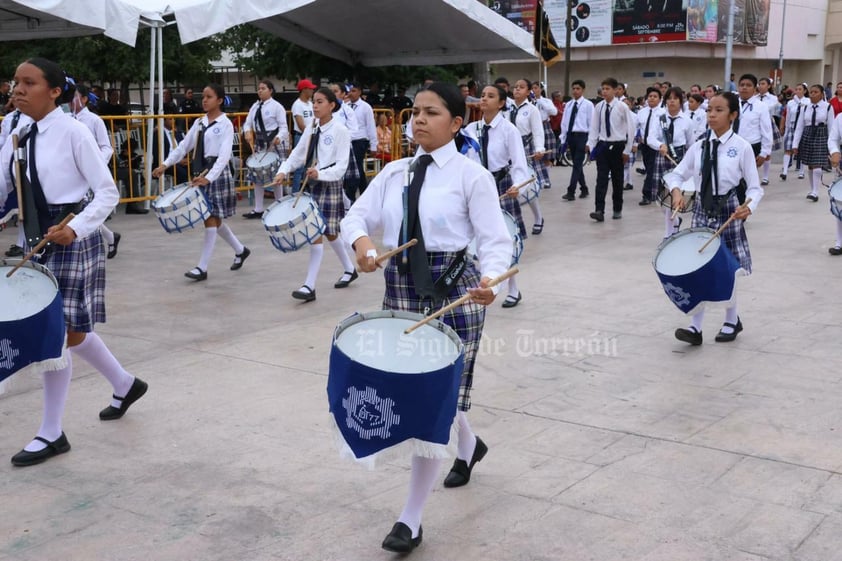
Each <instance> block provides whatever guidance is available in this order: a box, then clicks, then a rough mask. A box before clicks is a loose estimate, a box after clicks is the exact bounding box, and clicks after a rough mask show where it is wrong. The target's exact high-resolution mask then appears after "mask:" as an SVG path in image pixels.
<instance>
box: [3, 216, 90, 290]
mask: <svg viewBox="0 0 842 561" xmlns="http://www.w3.org/2000/svg"><path fill="white" fill-rule="evenodd" d="M75 217H76V215H75V214H73V213H72V212H71V213H70V214H68V215H67V216H65V217H64V220H62V221H61V222H59V223H58V229H59V230H61V229H62V228H64V227H65V226H67V224H68V222H70V221H71V220H73V219H74V218H75ZM49 241H50V240H48V239H46V238H44V239H42V240H41V241H40V242H38V245H36V246H35V247H34V248H32V251H30V252H29V253H27V254H26V255H25V256H24V258H23V259H22V260H21V262H20V263H18V264H17V265H15V267H14V269H12V270H11V271H9V272H8V273H6V278H9V277H11V276H12V275H13V274H15V271H17V270H18V269H20V268H21V267H23V265H24V263H26V262H27V261H29V260H30V259H32V257H33V256H34V255H35V254H36V253H38V252H39V251H41V250H42V249H43V248H44V246H45V245H47V243H49Z"/></svg>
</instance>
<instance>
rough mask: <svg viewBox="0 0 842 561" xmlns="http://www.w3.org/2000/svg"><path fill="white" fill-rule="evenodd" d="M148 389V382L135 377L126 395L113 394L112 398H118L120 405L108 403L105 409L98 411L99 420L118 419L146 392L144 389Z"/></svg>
mask: <svg viewBox="0 0 842 561" xmlns="http://www.w3.org/2000/svg"><path fill="white" fill-rule="evenodd" d="M148 389H149V384H147V383H146V382H144V381H143V380H141V379H140V378H135V379H134V382H132V387H130V388H129V391H128V392H126V397H120V396H116V395H113V396H112V397H113V398H114V399H119V400H121V401H120V407H113V406H111V405H109V406H108V407H106V408H105V409H103V410H102V411H100V412H99V420H100V421H114V420H116V419H119V418H120V417H122V416H123V415H125V414H126V411H128V410H129V407H131V405H132V403H134V402H135V401H137V400H138V399H140V398H141V397H143V394H145V393H146V390H148Z"/></svg>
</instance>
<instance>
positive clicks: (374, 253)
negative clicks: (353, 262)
mask: <svg viewBox="0 0 842 561" xmlns="http://www.w3.org/2000/svg"><path fill="white" fill-rule="evenodd" d="M365 256H366V257H374V258H376V257H377V250H376V249H369V250H368V251H366V252H365Z"/></svg>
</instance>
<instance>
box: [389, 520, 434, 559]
mask: <svg viewBox="0 0 842 561" xmlns="http://www.w3.org/2000/svg"><path fill="white" fill-rule="evenodd" d="M423 535H424V528H423V527H421V526H419V528H418V537H417V538H413V537H412V530H411V529H410V528H409V526H407V525H406V524H404V523H403V522H395V525H394V526H392V531H391V532H389V533H388V534H387V535H386V538H385V539H384V540H383V544H382V545H381V547H382V548H383V549H385V550H386V551H392V552H394V553H409V552H410V551H412V550H413V549H415V548H416V547H418V546H419V545H421V538H422V536H423Z"/></svg>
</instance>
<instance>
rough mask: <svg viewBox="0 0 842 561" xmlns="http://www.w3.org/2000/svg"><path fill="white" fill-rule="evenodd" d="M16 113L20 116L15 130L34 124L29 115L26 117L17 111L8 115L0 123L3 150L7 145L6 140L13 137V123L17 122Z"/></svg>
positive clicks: (0, 144) (0, 146)
mask: <svg viewBox="0 0 842 561" xmlns="http://www.w3.org/2000/svg"><path fill="white" fill-rule="evenodd" d="M15 113H17V114H18V115H19V117H18V119H17V123H15V128H17V127H22V126H24V125H28V124H30V123H31V122H32V118H31V117H30V116H29V115H25V114H23V113H21V112H20V111H19V110H17V109H15V110H14V111H12V112H11V113H9V114H8V115H6V116H5V117H4V118H3V121H2V122H0V148H2V147H3V145H4V144H6V140H8V139H9V137H10V136H12V123H13V122H14V121H15Z"/></svg>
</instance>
